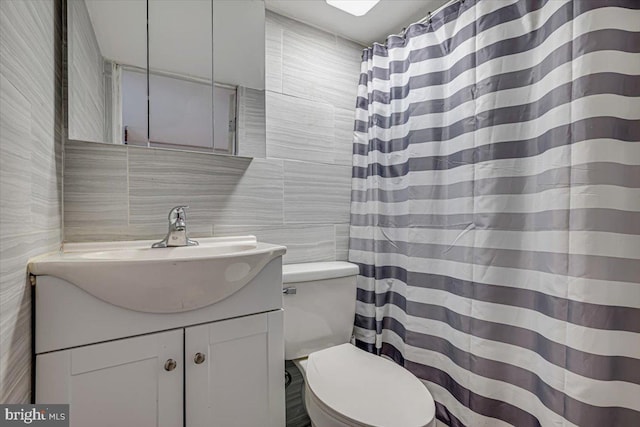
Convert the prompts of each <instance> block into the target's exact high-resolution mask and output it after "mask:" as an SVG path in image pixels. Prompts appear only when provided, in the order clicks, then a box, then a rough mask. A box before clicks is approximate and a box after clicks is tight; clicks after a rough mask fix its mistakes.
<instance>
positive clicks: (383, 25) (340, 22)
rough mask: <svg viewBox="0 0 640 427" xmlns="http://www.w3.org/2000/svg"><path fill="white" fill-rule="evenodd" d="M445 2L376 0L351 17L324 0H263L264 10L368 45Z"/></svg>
mask: <svg viewBox="0 0 640 427" xmlns="http://www.w3.org/2000/svg"><path fill="white" fill-rule="evenodd" d="M445 3H447V0H380V3H378V4H377V5H375V6H374V8H373V9H371V10H370V11H369V12H368V13H367V14H366V15H364V16H353V15H349V14H348V13H346V12H343V11H342V10H340V9H336V8H335V7H333V6H329V5H328V4H327V3H326V2H325V1H324V0H295V1H294V0H265V4H266V7H267V9H269V10H272V11H274V12H276V13H278V14H280V15H284V16H288V17H289V18H293V19H296V20H298V21H302V22H304V23H307V24H310V25H313V26H314V27H319V28H322V29H324V30H326V31H329V32H331V33H334V34H337V35H339V36H342V37H344V38H347V39H350V40H353V41H356V42H358V43H360V44H362V45H365V46H369V45H371V44H372V43H373V42H380V43H382V42H384V41H385V39H386V38H387V36H388V35H390V34H398V33H399V32H401V31H402V29H403V28H405V27H406V26H408V25H409V24H412V23H414V22H416V21H419V20H420V19H422V18H424V17H425V16H426V15H427V13H428V12H430V11H433V10H436V9H437V8H438V7H440V6H442V5H443V4H445Z"/></svg>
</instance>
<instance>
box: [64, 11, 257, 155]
mask: <svg viewBox="0 0 640 427" xmlns="http://www.w3.org/2000/svg"><path fill="white" fill-rule="evenodd" d="M264 22H265V10H264V1H263V0H67V32H66V34H67V76H68V78H67V81H68V108H67V111H68V136H69V139H76V140H83V141H93V142H106V143H112V144H129V145H136V146H146V147H158V148H171V149H181V150H189V151H205V152H214V153H222V154H239V155H248V156H252V155H254V154H255V153H257V152H260V149H259V148H256V147H260V146H262V147H264Z"/></svg>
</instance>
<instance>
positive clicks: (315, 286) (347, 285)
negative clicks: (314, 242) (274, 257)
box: [282, 261, 358, 360]
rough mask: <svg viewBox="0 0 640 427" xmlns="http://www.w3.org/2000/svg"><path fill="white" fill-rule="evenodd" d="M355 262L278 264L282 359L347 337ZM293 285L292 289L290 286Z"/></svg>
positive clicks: (350, 329) (350, 328) (352, 306)
mask: <svg viewBox="0 0 640 427" xmlns="http://www.w3.org/2000/svg"><path fill="white" fill-rule="evenodd" d="M357 275H358V266H357V265H355V264H351V263H349V262H343V261H333V262H310V263H304V264H288V265H283V266H282V283H283V287H284V289H285V290H286V289H287V288H289V291H288V292H285V293H284V295H283V297H284V298H283V299H284V302H283V305H284V342H285V359H287V360H293V359H298V358H301V357H306V356H308V355H309V354H310V353H313V352H314V351H318V350H322V349H324V348H328V347H332V346H334V345H338V344H344V343H347V342H349V341H350V340H351V335H352V333H353V320H354V316H355V311H356V276H357ZM294 288H295V293H293V292H294V290H293V289H294Z"/></svg>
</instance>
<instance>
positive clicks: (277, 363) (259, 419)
mask: <svg viewBox="0 0 640 427" xmlns="http://www.w3.org/2000/svg"><path fill="white" fill-rule="evenodd" d="M282 329H283V323H282V311H281V310H278V311H273V312H269V313H262V314H255V315H252V316H246V317H240V318H235V319H230V320H225V321H221V322H215V323H209V324H205V325H200V326H194V327H191V328H187V329H186V330H185V358H186V362H185V363H186V365H185V369H186V377H185V381H186V384H185V392H186V393H185V395H186V399H185V401H186V413H185V416H186V427H247V426H261V427H263V426H264V427H282V426H284V425H285V417H284V343H283V331H282Z"/></svg>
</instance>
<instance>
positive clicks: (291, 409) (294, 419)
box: [284, 360, 311, 427]
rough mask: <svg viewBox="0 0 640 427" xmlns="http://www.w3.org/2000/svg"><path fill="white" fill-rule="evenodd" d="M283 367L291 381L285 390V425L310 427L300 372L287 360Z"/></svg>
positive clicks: (288, 426)
mask: <svg viewBox="0 0 640 427" xmlns="http://www.w3.org/2000/svg"><path fill="white" fill-rule="evenodd" d="M284 367H285V369H286V371H287V372H288V373H289V375H291V383H289V385H287V388H286V392H285V398H286V405H287V407H286V411H287V427H311V420H310V419H309V416H308V415H307V411H306V409H305V407H304V400H303V399H302V391H303V390H304V379H303V377H302V373H301V372H300V370H299V369H298V368H297V367H296V365H294V364H293V362H291V361H289V360H287V361H286V362H285V365H284Z"/></svg>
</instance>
